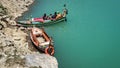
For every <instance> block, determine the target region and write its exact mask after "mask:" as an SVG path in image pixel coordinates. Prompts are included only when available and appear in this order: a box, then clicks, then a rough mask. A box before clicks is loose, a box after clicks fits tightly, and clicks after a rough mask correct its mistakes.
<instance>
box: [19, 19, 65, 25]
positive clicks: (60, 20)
mask: <svg viewBox="0 0 120 68" xmlns="http://www.w3.org/2000/svg"><path fill="white" fill-rule="evenodd" d="M62 21H66V17H62V18H60V19H57V20H45V21H44V22H39V21H17V24H18V25H23V26H33V25H34V26H46V25H50V24H55V23H60V22H62Z"/></svg>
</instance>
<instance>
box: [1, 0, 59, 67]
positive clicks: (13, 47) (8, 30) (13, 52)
mask: <svg viewBox="0 0 120 68" xmlns="http://www.w3.org/2000/svg"><path fill="white" fill-rule="evenodd" d="M25 1H27V2H31V4H27V2H24V0H23V1H14V0H12V1H10V2H9V1H7V0H1V1H0V3H1V4H2V5H3V6H4V8H7V9H6V10H7V12H8V14H6V15H3V16H1V18H0V24H2V25H3V26H4V28H3V29H2V30H0V39H1V40H0V66H1V67H2V68H8V67H9V68H18V67H19V68H31V67H35V68H39V67H42V68H46V67H47V68H58V62H57V60H56V58H55V57H52V56H49V55H46V54H40V53H39V52H35V51H32V50H31V49H30V47H29V46H31V47H33V45H32V44H29V42H30V41H29V40H28V37H29V32H28V31H27V30H22V27H17V26H15V27H13V26H10V25H12V24H16V20H17V19H18V18H19V17H21V16H22V15H23V14H24V13H26V12H27V11H29V8H30V6H32V5H33V4H34V1H35V0H25ZM13 2H14V5H13ZM18 2H21V3H18ZM26 5H27V7H26ZM17 6H18V8H17ZM19 6H20V7H19ZM22 9H24V10H22ZM19 10H22V11H19ZM17 11H18V12H17ZM2 19H3V20H2ZM34 57H36V58H34ZM31 58H33V59H32V60H31ZM38 59H39V60H38ZM35 63H36V64H35Z"/></svg>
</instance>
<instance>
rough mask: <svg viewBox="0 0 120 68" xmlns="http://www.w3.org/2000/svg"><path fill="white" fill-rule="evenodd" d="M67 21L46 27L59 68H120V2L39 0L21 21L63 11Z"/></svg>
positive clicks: (105, 0) (102, 0)
mask: <svg viewBox="0 0 120 68" xmlns="http://www.w3.org/2000/svg"><path fill="white" fill-rule="evenodd" d="M63 4H66V5H67V8H68V10H69V14H68V16H67V22H61V23H58V24H54V25H51V26H47V27H45V30H46V32H47V33H48V34H49V36H52V37H53V40H54V44H55V57H56V58H57V60H58V63H59V68H120V0H36V1H35V3H34V4H33V5H32V6H31V7H30V10H29V11H28V12H26V13H25V14H24V15H23V17H22V18H21V19H25V18H28V17H30V16H31V15H32V17H41V16H42V15H43V14H44V13H47V14H50V13H54V12H55V11H62V9H63Z"/></svg>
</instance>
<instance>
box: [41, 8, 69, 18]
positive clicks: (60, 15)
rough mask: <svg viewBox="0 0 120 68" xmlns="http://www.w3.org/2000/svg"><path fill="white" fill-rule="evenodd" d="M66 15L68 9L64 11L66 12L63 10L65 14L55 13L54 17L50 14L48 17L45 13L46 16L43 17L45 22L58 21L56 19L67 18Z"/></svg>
mask: <svg viewBox="0 0 120 68" xmlns="http://www.w3.org/2000/svg"><path fill="white" fill-rule="evenodd" d="M66 14H67V9H64V10H63V13H60V12H55V13H54V14H53V15H52V14H50V15H48V16H47V14H46V13H44V15H43V17H42V18H43V20H56V19H60V18H62V17H65V16H66Z"/></svg>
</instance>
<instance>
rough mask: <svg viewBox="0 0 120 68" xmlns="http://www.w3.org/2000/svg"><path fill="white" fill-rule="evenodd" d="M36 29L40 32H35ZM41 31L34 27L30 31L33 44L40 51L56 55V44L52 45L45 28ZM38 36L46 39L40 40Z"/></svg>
mask: <svg viewBox="0 0 120 68" xmlns="http://www.w3.org/2000/svg"><path fill="white" fill-rule="evenodd" d="M35 29H36V31H35ZM34 31H35V32H37V31H38V32H37V33H34ZM40 31H42V32H40ZM40 31H39V28H32V30H31V32H30V38H31V40H32V42H33V44H34V45H35V47H37V49H38V50H39V51H42V52H44V53H45V54H48V55H54V46H53V45H52V42H51V39H50V37H49V36H48V35H47V34H46V32H45V31H44V30H43V29H42V30H40ZM37 38H43V39H44V40H45V41H42V40H38V39H37Z"/></svg>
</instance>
